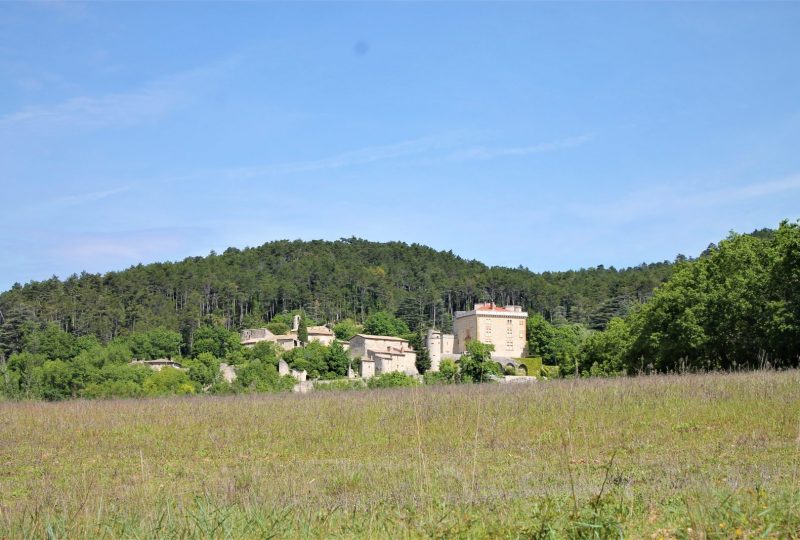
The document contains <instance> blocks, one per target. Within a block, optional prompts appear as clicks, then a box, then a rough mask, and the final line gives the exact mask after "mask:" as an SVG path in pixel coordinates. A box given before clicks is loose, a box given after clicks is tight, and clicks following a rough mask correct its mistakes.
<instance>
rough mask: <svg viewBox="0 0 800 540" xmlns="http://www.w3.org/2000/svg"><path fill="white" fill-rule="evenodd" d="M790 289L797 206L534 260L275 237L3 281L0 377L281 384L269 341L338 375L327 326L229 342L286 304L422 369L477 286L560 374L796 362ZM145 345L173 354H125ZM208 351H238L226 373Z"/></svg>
mask: <svg viewBox="0 0 800 540" xmlns="http://www.w3.org/2000/svg"><path fill="white" fill-rule="evenodd" d="M220 276H224V277H220ZM226 280H228V281H226ZM225 283H227V285H224V284H225ZM799 294H800V226H799V225H798V223H796V222H795V223H790V222H783V223H781V224H780V226H779V227H778V229H777V230H774V231H772V230H762V231H756V232H755V233H751V234H747V235H740V234H735V233H731V234H730V235H729V236H728V237H727V238H726V239H725V240H723V241H721V242H720V243H719V245H712V246H709V248H708V249H707V250H706V251H705V252H704V253H703V254H701V256H700V257H698V258H697V259H689V258H686V257H683V256H679V257H678V258H677V260H676V262H675V263H659V264H655V265H642V266H640V267H636V268H631V269H625V270H616V269H611V268H610V269H604V268H594V269H589V270H580V271H575V272H561V273H543V274H535V273H532V272H529V271H527V270H525V269H507V268H489V267H486V266H485V265H482V264H481V263H478V262H476V261H466V260H463V259H461V258H459V257H457V256H455V255H453V254H452V253H449V252H437V251H434V250H432V249H430V248H425V247H423V246H418V245H412V246H408V245H405V244H401V243H388V244H377V243H371V242H366V241H363V240H357V239H349V240H341V241H338V242H273V243H270V244H266V245H264V246H262V247H261V248H253V249H247V250H243V251H238V250H228V251H226V253H224V254H222V255H214V254H212V255H210V256H209V257H206V258H192V259H187V260H185V261H182V262H180V263H164V264H154V265H147V266H141V265H140V266H136V267H134V268H131V269H128V270H126V271H123V272H119V273H113V272H112V273H109V274H105V275H103V276H99V275H92V274H83V275H81V276H73V277H71V278H68V279H67V280H64V281H60V280H58V279H56V278H53V279H51V280H47V281H44V282H31V283H29V284H27V285H25V286H21V285H16V286H14V287H13V288H12V289H11V290H10V291H7V292H5V293H3V294H2V295H0V377H2V379H1V380H0V383H1V384H2V393H3V394H4V395H6V396H7V397H14V398H43V399H64V398H69V397H106V396H129V397H133V396H141V395H163V394H179V393H198V392H209V393H226V392H248V391H279V390H286V389H289V388H291V386H292V385H293V384H294V382H295V381H294V379H292V378H290V377H280V376H279V374H278V370H277V364H278V361H279V359H280V358H283V359H284V360H286V361H287V362H288V363H289V365H290V366H292V367H293V368H295V369H304V370H306V371H307V372H308V373H309V376H311V377H312V378H319V379H337V378H341V377H344V376H346V374H347V371H348V369H349V368H351V367H353V366H352V365H351V361H350V359H349V358H348V356H347V354H346V352H345V351H344V350H343V349H342V347H341V346H340V345H338V344H334V345H333V346H331V347H325V346H322V345H320V344H319V343H309V344H307V345H306V346H305V347H301V348H298V349H294V350H292V351H286V352H284V351H281V350H279V349H278V348H277V347H275V346H274V345H272V344H268V343H262V344H259V345H258V346H256V347H254V348H252V349H246V348H243V347H242V346H241V344H240V342H239V333H238V331H239V330H240V329H241V328H244V327H256V326H264V325H266V326H267V327H269V328H270V329H271V330H272V331H273V332H274V333H276V334H282V333H286V332H288V330H289V328H290V325H291V323H292V318H293V316H294V315H298V314H299V315H300V316H301V322H300V333H301V334H302V333H303V330H304V329H306V328H307V327H308V326H310V325H316V324H321V323H326V322H328V323H332V324H331V325H332V328H333V330H334V332H335V333H336V335H337V337H338V338H339V339H342V340H348V339H350V338H351V337H352V336H353V335H355V334H356V333H359V332H365V333H370V334H382V335H396V336H402V337H405V338H406V339H409V341H410V342H411V344H412V346H413V347H414V348H415V349H416V350H417V352H418V362H417V367H418V369H419V371H420V372H422V373H424V372H425V371H426V370H427V368H428V367H429V365H430V360H429V357H428V354H427V351H426V350H425V346H424V339H423V334H424V332H425V330H426V329H427V328H429V327H432V326H433V325H434V324H435V325H436V326H438V327H440V328H442V329H444V330H446V331H447V330H450V326H451V325H452V313H453V311H455V310H456V309H469V308H471V307H472V303H473V302H477V301H486V300H491V301H495V302H497V303H511V302H515V303H518V304H522V305H523V307H525V308H526V309H527V310H528V312H529V314H530V316H529V319H528V325H527V331H528V335H527V339H528V347H527V349H528V355H529V356H538V357H541V358H542V359H543V360H544V363H545V364H547V365H551V366H558V367H559V370H558V372H559V373H560V375H562V376H587V375H593V376H598V375H601V376H608V375H619V374H626V373H627V374H636V373H643V372H670V371H683V370H708V369H753V368H759V367H767V366H769V367H777V368H788V367H797V366H798V363H800V296H799ZM306 336H307V333H306ZM301 339H302V336H301ZM303 341H305V339H303ZM476 347H477V345H476ZM487 354H488V353H487V351H486V350H484V349H480V350H479V349H475V350H474V351H471V352H470V354H469V355H468V356H467V358H466V362H465V363H464V362H462V363H463V365H455V364H453V365H451V363H446V364H443V370H442V373H440V374H438V375H433V374H428V375H427V376H426V381H428V382H459V381H460V382H466V381H483V380H486V377H487V376H491V375H495V373H494V370H495V367H494V366H493V365H491V362H489V361H488V360H487V358H488V357H487ZM153 358H176V359H179V360H180V362H181V363H183V364H184V366H185V367H186V369H185V370H183V371H181V370H169V369H167V370H163V371H161V372H153V371H152V370H150V369H149V368H147V367H143V366H141V365H136V364H131V361H132V360H134V359H138V360H145V359H153ZM221 362H226V363H229V364H231V365H234V366H236V372H237V375H238V378H237V380H236V382H235V383H234V384H228V383H225V382H224V381H223V380H222V378H221V375H220V371H219V364H220V363H221ZM356 368H357V366H356ZM548 373H553V371H548ZM389 379H391V378H387V380H386V382H385V384H389V383H390V382H391V381H390V380H389ZM395 382H396V381H395ZM395 382H392V384H394V383H395ZM380 384H384V383H380Z"/></svg>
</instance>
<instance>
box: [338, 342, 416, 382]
mask: <svg viewBox="0 0 800 540" xmlns="http://www.w3.org/2000/svg"><path fill="white" fill-rule="evenodd" d="M348 352H349V354H350V358H352V359H354V360H361V377H362V378H364V379H368V378H370V377H374V376H375V375H382V374H384V373H391V372H394V371H398V372H400V373H405V374H406V375H417V374H419V372H418V371H417V353H415V352H414V349H413V348H412V347H411V345H409V343H408V340H406V339H403V338H399V337H394V336H370V335H367V334H357V335H355V336H354V337H353V338H352V339H351V340H350V349H349V351H348Z"/></svg>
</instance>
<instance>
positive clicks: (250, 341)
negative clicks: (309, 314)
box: [241, 315, 336, 351]
mask: <svg viewBox="0 0 800 540" xmlns="http://www.w3.org/2000/svg"><path fill="white" fill-rule="evenodd" d="M299 330H300V316H299V315H295V316H294V319H293V320H292V329H291V330H290V331H289V333H288V334H281V335H276V334H273V333H272V332H270V331H269V329H268V328H248V329H246V330H242V335H241V343H242V345H244V346H245V347H254V346H255V345H256V344H257V343H260V342H262V341H269V342H272V343H276V344H277V345H278V346H279V347H281V348H282V349H283V350H285V351H290V350H292V349H294V348H296V347H299V346H300V339H299V338H298V333H299ZM307 331H308V342H309V343H311V342H312V341H318V342H319V343H321V344H322V345H325V346H329V345H330V344H331V343H333V342H334V341H335V340H336V336H335V335H334V333H333V330H331V329H330V328H328V327H327V326H309V327H308V328H307Z"/></svg>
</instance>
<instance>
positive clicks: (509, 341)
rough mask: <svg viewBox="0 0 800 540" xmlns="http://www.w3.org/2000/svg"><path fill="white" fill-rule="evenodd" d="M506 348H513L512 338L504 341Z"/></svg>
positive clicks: (509, 349)
mask: <svg viewBox="0 0 800 540" xmlns="http://www.w3.org/2000/svg"><path fill="white" fill-rule="evenodd" d="M506 350H507V351H511V350H514V341H513V340H510V339H509V340H508V341H506Z"/></svg>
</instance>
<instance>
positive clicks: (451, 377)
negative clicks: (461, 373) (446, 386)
mask: <svg viewBox="0 0 800 540" xmlns="http://www.w3.org/2000/svg"><path fill="white" fill-rule="evenodd" d="M439 373H440V374H441V376H442V378H443V379H444V381H445V382H447V383H454V382H456V379H457V377H458V365H457V364H456V363H455V362H454V361H453V360H450V359H449V358H445V359H444V360H442V361H441V362H440V363H439Z"/></svg>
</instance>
